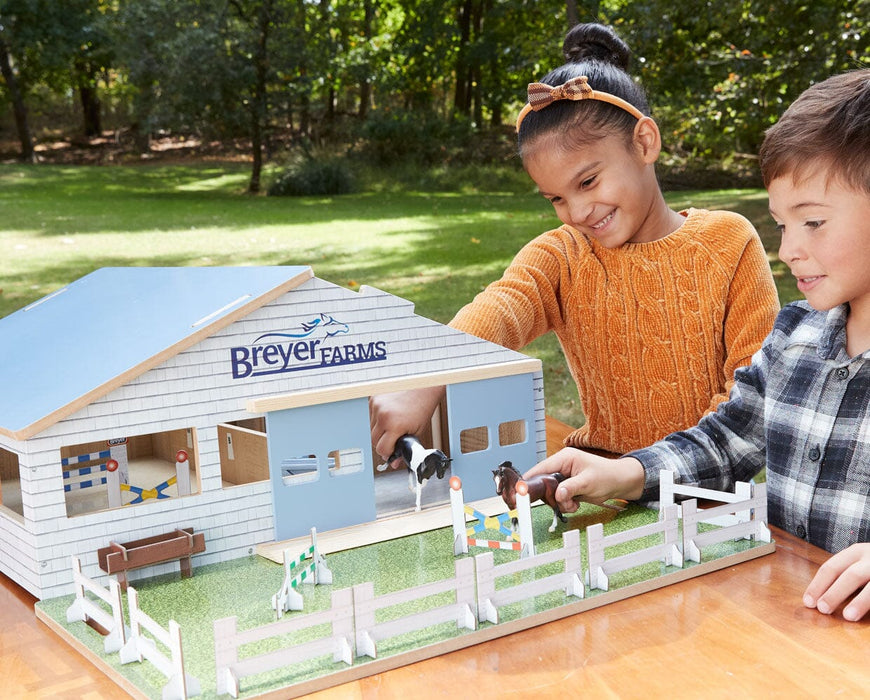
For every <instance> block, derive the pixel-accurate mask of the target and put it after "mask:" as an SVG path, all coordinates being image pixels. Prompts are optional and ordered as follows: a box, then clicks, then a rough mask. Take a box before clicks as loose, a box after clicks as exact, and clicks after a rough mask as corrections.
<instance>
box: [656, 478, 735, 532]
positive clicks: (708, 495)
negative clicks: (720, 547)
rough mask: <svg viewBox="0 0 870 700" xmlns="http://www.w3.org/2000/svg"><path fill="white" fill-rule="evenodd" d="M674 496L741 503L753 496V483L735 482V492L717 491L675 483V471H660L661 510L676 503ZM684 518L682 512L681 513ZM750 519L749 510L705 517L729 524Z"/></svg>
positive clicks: (716, 522)
mask: <svg viewBox="0 0 870 700" xmlns="http://www.w3.org/2000/svg"><path fill="white" fill-rule="evenodd" d="M674 496H689V497H690V498H703V499H705V500H710V501H716V502H718V503H739V502H740V501H746V500H748V499H750V498H751V497H752V485H751V484H750V483H749V482H746V481H738V482H737V483H736V484H734V493H730V492H728V491H716V490H715V489H705V488H701V487H699V486H685V485H683V484H675V483H674V473H673V472H672V471H670V470H668V469H663V470H662V471H661V472H659V510H661V509H662V508H663V507H665V506H669V505H673V504H674V503H676V500H675V499H674ZM679 516H680V517H681V518H682V517H683V514H682V512H680V513H679ZM747 520H749V511H748V510H747V511H740V512H736V513H735V512H732V513H726V514H725V515H720V516H712V515H711V516H710V517H708V518H704V522H707V523H710V524H711V525H721V526H725V527H727V526H729V525H733V524H734V523H737V522H746V521H747Z"/></svg>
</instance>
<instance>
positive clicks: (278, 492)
mask: <svg viewBox="0 0 870 700" xmlns="http://www.w3.org/2000/svg"><path fill="white" fill-rule="evenodd" d="M266 434H267V439H268V444H269V478H270V480H271V484H272V505H273V509H274V513H275V539H276V540H286V539H289V538H292V537H299V536H301V535H306V534H308V532H309V531H310V530H311V528H312V527H316V528H317V529H318V530H321V531H325V530H333V529H335V528H339V527H346V526H348V525H358V524H360V523H365V522H370V521H372V520H374V519H375V517H376V516H375V496H374V477H373V469H372V465H371V456H370V454H371V448H370V445H371V437H370V433H369V408H368V400H367V399H365V398H361V399H353V400H351V401H340V402H336V403H330V404H322V405H318V406H306V407H304V408H290V409H286V410H282V411H273V412H271V413H268V414H266Z"/></svg>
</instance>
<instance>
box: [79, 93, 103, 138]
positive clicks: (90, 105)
mask: <svg viewBox="0 0 870 700" xmlns="http://www.w3.org/2000/svg"><path fill="white" fill-rule="evenodd" d="M79 100H80V101H81V104H82V125H83V128H84V134H85V138H90V137H92V136H99V135H100V134H102V133H103V123H102V119H101V115H100V109H101V104H100V98H99V96H98V95H97V90H96V88H94V87H92V86H90V85H80V86H79Z"/></svg>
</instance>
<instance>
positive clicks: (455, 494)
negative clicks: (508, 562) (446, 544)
mask: <svg viewBox="0 0 870 700" xmlns="http://www.w3.org/2000/svg"><path fill="white" fill-rule="evenodd" d="M516 503H517V509H516V511H510V512H508V513H502V514H501V515H493V516H489V517H487V516H486V515H484V514H483V513H481V512H480V511H478V510H475V509H474V508H472V507H471V506H466V505H465V500H464V498H463V495H462V481H461V480H460V479H459V477H458V476H452V477H450V512H451V518H452V522H453V554H454V555H458V554H468V547H469V546H472V547H487V548H489V549H513V550H516V551H518V552H519V553H520V557H521V558H522V557H530V556H534V555H535V539H534V536H533V534H532V509H531V504H530V502H529V494H528V493H525V494H521V493H517V495H516ZM466 513H467V514H468V515H471V516H472V518H475V519H476V523H477V524H476V525H472V527H470V528H469V527H468V526H467V525H466V522H465V515H466ZM514 514H516V518H517V530H518V532H517V533H513V532H510V531H508V530H506V528H505V527H504V523H503V520H504V518H506V517H509V516H513V515H514ZM483 529H491V530H495V531H499V532H502V533H503V534H505V535H506V536H508V537H510V539H508V540H484V539H480V538H477V537H474V535H475V534H477V533H478V532H479V531H480V530H483ZM517 540H518V541H517Z"/></svg>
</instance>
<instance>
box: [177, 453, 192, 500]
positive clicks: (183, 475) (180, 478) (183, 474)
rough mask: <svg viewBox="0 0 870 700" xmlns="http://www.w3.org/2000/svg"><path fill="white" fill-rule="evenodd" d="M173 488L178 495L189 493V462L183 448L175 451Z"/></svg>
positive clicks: (187, 494)
mask: <svg viewBox="0 0 870 700" xmlns="http://www.w3.org/2000/svg"><path fill="white" fill-rule="evenodd" d="M175 488H176V489H177V490H178V495H179V496H189V495H190V464H189V463H188V455H187V452H185V451H184V450H178V452H176V453H175Z"/></svg>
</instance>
